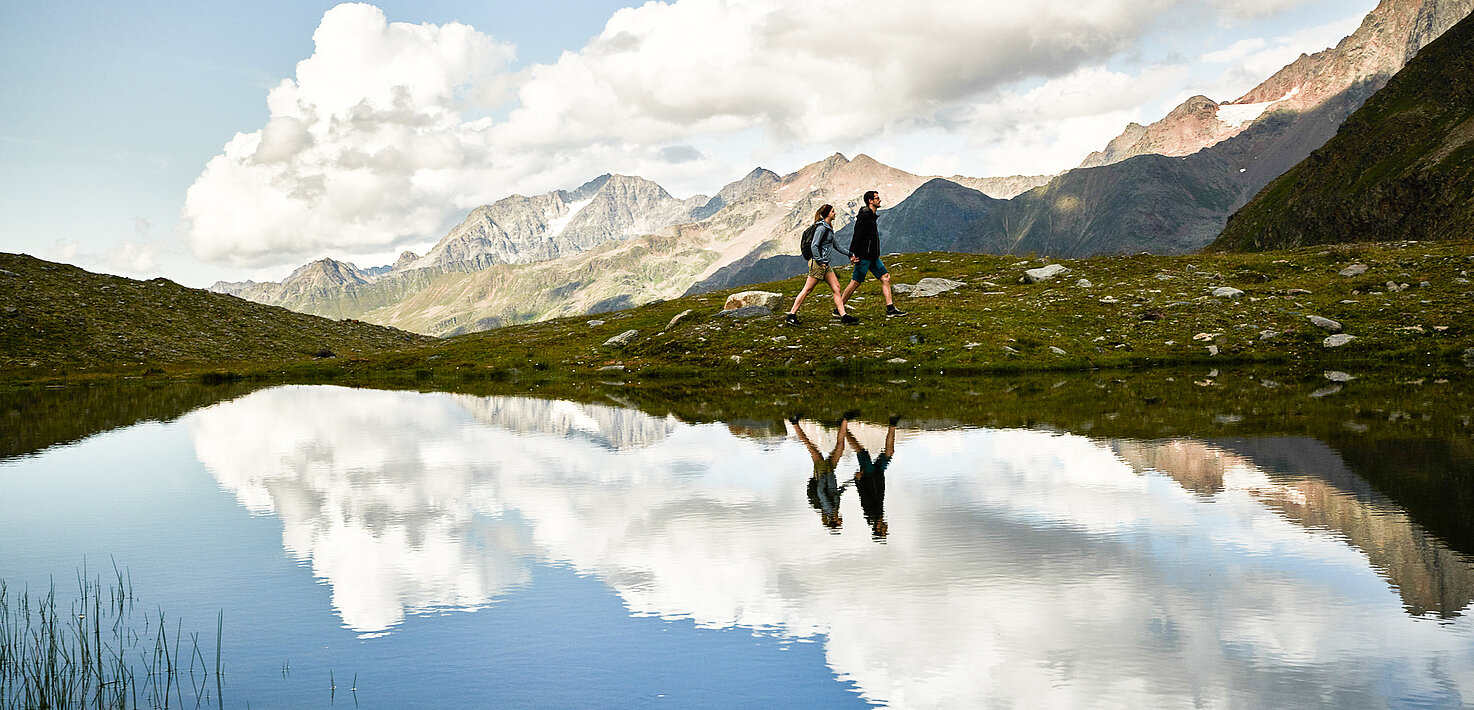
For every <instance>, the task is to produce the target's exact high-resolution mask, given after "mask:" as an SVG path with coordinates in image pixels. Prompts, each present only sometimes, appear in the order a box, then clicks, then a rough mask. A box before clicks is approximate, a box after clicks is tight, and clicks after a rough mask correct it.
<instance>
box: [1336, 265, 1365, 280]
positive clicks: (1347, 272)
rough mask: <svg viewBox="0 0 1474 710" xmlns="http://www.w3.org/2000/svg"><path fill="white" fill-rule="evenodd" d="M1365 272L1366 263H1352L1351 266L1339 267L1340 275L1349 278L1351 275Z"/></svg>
mask: <svg viewBox="0 0 1474 710" xmlns="http://www.w3.org/2000/svg"><path fill="white" fill-rule="evenodd" d="M1366 272H1367V265H1366V264H1352V265H1351V266H1348V267H1346V268H1344V269H1341V275H1342V276H1345V277H1346V278H1351V277H1353V276H1361V275H1362V274H1365V273H1366Z"/></svg>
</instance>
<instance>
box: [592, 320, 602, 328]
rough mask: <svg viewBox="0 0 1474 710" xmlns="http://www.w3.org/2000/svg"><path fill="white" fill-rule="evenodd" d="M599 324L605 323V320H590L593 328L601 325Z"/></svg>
mask: <svg viewBox="0 0 1474 710" xmlns="http://www.w3.org/2000/svg"><path fill="white" fill-rule="evenodd" d="M599 325H604V321H601V320H591V321H589V327H590V328H593V327H594V326H599Z"/></svg>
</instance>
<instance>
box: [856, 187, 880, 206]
mask: <svg viewBox="0 0 1474 710" xmlns="http://www.w3.org/2000/svg"><path fill="white" fill-rule="evenodd" d="M879 194H880V193H878V192H876V191H874V190H866V191H865V196H864V197H863V198H861V201H863V202H864V203H865V204H867V205H868V204H870V198H872V197H875V196H876V195H879Z"/></svg>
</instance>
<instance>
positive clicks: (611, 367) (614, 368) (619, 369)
mask: <svg viewBox="0 0 1474 710" xmlns="http://www.w3.org/2000/svg"><path fill="white" fill-rule="evenodd" d="M599 372H624V365H605V366H603V367H601V368H599Z"/></svg>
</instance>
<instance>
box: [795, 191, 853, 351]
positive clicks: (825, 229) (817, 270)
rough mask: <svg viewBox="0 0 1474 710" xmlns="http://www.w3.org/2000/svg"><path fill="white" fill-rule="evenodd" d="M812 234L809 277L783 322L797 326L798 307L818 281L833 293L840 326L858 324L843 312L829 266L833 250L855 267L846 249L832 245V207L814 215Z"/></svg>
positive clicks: (822, 208) (826, 206) (832, 270)
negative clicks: (825, 284)
mask: <svg viewBox="0 0 1474 710" xmlns="http://www.w3.org/2000/svg"><path fill="white" fill-rule="evenodd" d="M814 224H815V226H816V227H817V228H816V229H815V230H814V236H813V241H812V248H813V256H814V258H812V259H810V260H809V277H808V278H807V279H804V287H803V290H801V291H799V292H798V297H797V298H795V299H793V308H791V309H789V311H788V314H787V315H785V316H783V322H784V323H785V324H787V325H798V307H799V306H801V305H803V302H804V299H805V298H807V297H808V295H809V292H810V291H812V290H814V286H815V285H817V284H818V283H819V282H820V281H828V282H829V288H830V290H832V291H834V310H835V312H837V313H839V322H841V323H844V324H845V325H850V324H853V323H859V322H860V319H859V318H856V317H854V316H852V315H850V314H849V313H847V312H845V309H844V299H843V298H842V297H841V296H840V290H839V277H838V276H835V275H834V269H833V268H831V267H830V266H829V255H830V250H834V251H837V252H840V253H841V254H844V255H845V256H848V257H850V263H854V261H855V257H854V256H852V255H851V254H850V253H849V252H848V251H845V248H844V247H842V246H840V245H839V244H838V243H837V242H835V241H834V206H833V205H824V206H823V207H820V208H819V211H817V212H815V213H814Z"/></svg>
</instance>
